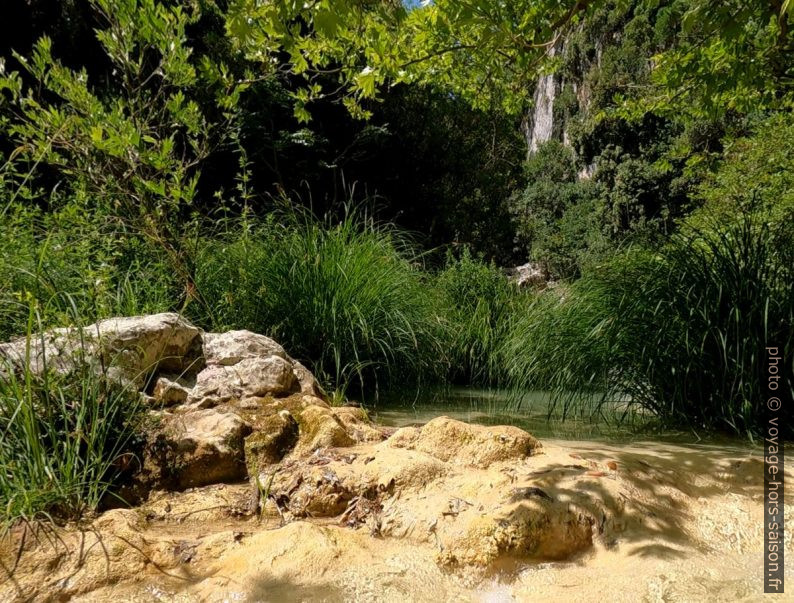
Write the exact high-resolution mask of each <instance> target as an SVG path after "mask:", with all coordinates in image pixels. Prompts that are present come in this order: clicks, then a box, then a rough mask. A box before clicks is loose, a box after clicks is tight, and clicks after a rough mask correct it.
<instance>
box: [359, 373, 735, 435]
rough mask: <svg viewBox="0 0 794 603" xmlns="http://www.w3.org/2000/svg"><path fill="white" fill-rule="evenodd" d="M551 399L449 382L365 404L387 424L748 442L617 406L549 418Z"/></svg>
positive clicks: (376, 419)
mask: <svg viewBox="0 0 794 603" xmlns="http://www.w3.org/2000/svg"><path fill="white" fill-rule="evenodd" d="M550 403H551V398H550V395H549V393H548V392H527V393H525V394H524V395H523V396H522V398H521V404H520V407H519V408H516V404H515V396H514V395H510V394H509V393H508V392H507V391H503V390H493V389H491V390H484V389H475V388H469V387H448V388H443V389H435V390H424V391H421V392H401V393H390V394H387V395H386V396H381V398H380V400H379V401H378V402H377V403H372V404H368V405H367V407H368V410H369V412H370V417H371V418H372V419H373V420H374V421H376V422H377V423H380V424H382V425H387V426H391V427H405V426H407V425H423V424H424V423H427V422H428V421H430V420H432V419H434V418H436V417H439V416H448V417H451V418H453V419H457V420H459V421H464V422H466V423H477V424H480V425H515V426H516V427H520V428H521V429H524V430H526V431H528V432H530V433H531V434H533V435H534V436H535V437H537V438H539V439H541V440H564V441H578V442H580V441H596V442H606V443H616V444H627V443H632V442H637V441H649V440H652V441H657V442H668V443H676V444H729V445H731V446H737V445H738V446H740V447H744V446H746V445H747V442H746V441H744V440H739V439H736V438H729V437H725V436H707V437H704V436H698V435H697V434H695V433H693V432H688V431H676V430H670V429H663V428H662V427H661V426H660V425H659V424H658V423H657V422H656V421H655V420H654V419H653V418H652V417H649V416H647V415H641V414H634V415H631V416H629V417H627V418H624V420H623V421H620V420H619V419H618V414H619V413H618V412H617V410H616V411H615V412H614V413H613V414H612V416H609V415H607V416H605V417H600V418H593V417H590V416H568V417H566V418H565V420H563V419H562V418H561V417H560V416H555V415H552V418H549V409H550ZM616 406H618V407H619V406H620V405H619V404H618V405H616Z"/></svg>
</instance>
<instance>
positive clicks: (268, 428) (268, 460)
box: [245, 410, 299, 475]
mask: <svg viewBox="0 0 794 603" xmlns="http://www.w3.org/2000/svg"><path fill="white" fill-rule="evenodd" d="M257 429H258V430H257V431H256V432H255V433H253V434H252V435H250V436H248V437H247V438H246V439H245V463H246V465H247V467H248V475H258V474H259V472H260V471H261V470H262V469H264V468H265V467H268V466H270V465H274V464H276V463H278V462H279V461H281V459H283V458H284V456H285V455H286V454H287V453H288V452H290V451H291V450H292V449H293V448H294V447H295V444H297V442H298V434H299V429H298V422H297V421H296V420H295V417H293V416H292V415H291V414H290V412H289V411H288V410H282V411H280V412H279V413H277V414H274V415H270V416H268V417H266V418H265V419H263V420H262V421H261V422H260V423H259V424H258V425H257Z"/></svg>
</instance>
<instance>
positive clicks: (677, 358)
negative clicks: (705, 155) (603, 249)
mask: <svg viewBox="0 0 794 603" xmlns="http://www.w3.org/2000/svg"><path fill="white" fill-rule="evenodd" d="M792 258H794V238H793V237H792V232H791V227H790V226H787V225H783V226H779V227H776V228H770V226H769V225H768V224H767V223H766V222H764V221H761V220H757V219H754V218H752V217H750V216H745V217H742V218H740V219H738V220H737V221H736V222H734V223H732V224H728V225H723V224H714V225H712V228H711V229H708V230H691V229H688V230H686V231H685V232H684V233H682V234H679V235H677V236H676V237H674V238H673V239H672V241H671V242H670V243H669V244H668V245H667V246H665V247H664V248H663V249H662V250H661V251H660V252H659V253H650V252H644V251H631V252H629V253H627V254H626V255H624V256H622V257H619V258H618V259H616V260H615V261H613V262H612V263H610V265H608V266H606V267H604V268H602V269H601V270H598V271H595V272H593V273H591V274H588V275H586V276H585V277H584V278H583V279H582V280H580V281H578V282H577V283H575V284H574V285H573V286H572V287H571V288H570V289H569V290H567V291H565V292H564V293H563V294H562V295H557V294H556V293H552V294H548V295H546V296H543V297H542V298H540V299H539V300H538V301H537V302H536V304H534V305H533V307H532V308H531V311H530V312H528V313H527V314H526V315H524V316H523V317H521V318H520V319H519V320H518V321H517V323H516V325H515V327H514V328H513V329H512V330H511V333H510V338H509V340H508V341H507V342H506V344H505V345H506V350H505V352H503V353H504V355H505V356H506V357H509V358H511V366H510V369H511V376H512V379H513V382H514V384H515V385H516V386H518V387H520V388H537V387H548V388H552V389H553V390H555V392H556V393H557V400H558V402H560V404H561V408H562V409H563V411H564V412H569V411H588V412H598V411H600V410H602V409H603V408H604V404H605V403H607V402H615V401H616V400H620V399H622V400H626V399H628V400H629V401H630V405H633V406H636V407H640V408H642V409H645V410H646V411H649V412H651V413H653V414H655V415H656V416H658V417H660V418H661V419H662V420H663V422H664V423H665V424H667V425H671V426H672V425H677V426H688V427H692V428H694V429H698V430H719V431H729V432H734V433H739V434H748V433H749V434H755V433H760V431H761V427H762V423H763V420H764V412H765V410H764V408H765V407H764V405H763V402H764V399H765V397H764V394H765V393H766V389H765V388H766V382H765V380H764V364H763V363H764V361H765V354H766V347H767V346H778V347H779V349H780V351H781V355H782V356H783V357H784V358H791V352H792V345H793V344H794V329H793V328H792V324H793V320H794V293H792V288H791V283H792V282H793V281H794V274H792V266H794V262H792ZM787 374H788V375H789V377H788V380H787V382H786V384H785V385H784V386H783V387H782V388H781V389H782V391H784V392H785V394H786V395H787V396H791V393H792V388H794V383H792V380H791V374H792V372H791V371H790V370H788V371H787ZM575 392H590V393H593V394H595V397H590V398H585V399H582V398H575V397H574V396H573V394H574V393H575ZM627 397H628V398H627ZM582 400H585V402H584V403H583V402H582ZM786 413H787V414H788V417H787V418H788V419H791V418H792V417H791V416H790V413H791V410H790V407H789V410H788V411H786ZM784 423H786V424H791V421H790V420H786V421H784ZM789 430H790V428H789ZM789 434H791V432H790V431H789Z"/></svg>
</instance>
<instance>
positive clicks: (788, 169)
mask: <svg viewBox="0 0 794 603" xmlns="http://www.w3.org/2000/svg"><path fill="white" fill-rule="evenodd" d="M698 197H699V199H700V200H701V201H702V203H703V208H702V209H701V210H699V211H698V212H696V214H695V215H693V216H692V217H691V218H690V219H689V222H694V223H698V222H700V221H701V220H702V219H706V220H709V219H714V218H715V217H719V218H720V219H723V220H730V219H731V218H732V217H733V216H735V215H736V214H737V212H749V211H752V212H753V213H757V214H759V215H763V216H765V217H766V218H767V219H769V220H770V221H772V222H774V223H781V222H785V221H786V220H791V219H792V216H793V215H794V119H792V117H791V115H790V114H776V115H772V116H771V117H769V118H767V119H765V120H763V121H762V122H761V123H759V124H757V126H756V127H755V128H754V132H753V133H752V134H751V135H749V136H745V137H741V138H738V139H736V140H733V141H732V142H730V144H729V145H728V147H727V148H726V150H725V154H724V156H723V158H722V160H721V162H720V165H719V166H718V168H717V169H716V170H715V171H713V172H712V173H710V174H709V175H708V176H707V177H706V179H705V180H704V182H703V183H702V185H701V186H700V189H699V191H698Z"/></svg>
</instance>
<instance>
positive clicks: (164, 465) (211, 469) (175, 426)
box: [145, 408, 251, 489]
mask: <svg viewBox="0 0 794 603" xmlns="http://www.w3.org/2000/svg"><path fill="white" fill-rule="evenodd" d="M250 433H251V426H250V425H249V424H248V423H246V422H245V421H244V420H243V419H242V418H240V416H239V415H237V414H235V413H232V412H222V411H219V410H218V409H215V408H210V409H202V410H191V411H188V412H186V413H184V414H177V415H171V416H167V417H165V418H164V420H163V425H162V427H161V428H160V429H159V430H158V431H157V433H156V436H155V437H154V438H153V439H152V440H151V443H150V445H149V447H148V451H149V454H148V456H147V458H146V464H145V469H149V470H151V469H153V468H156V475H157V478H158V481H159V483H160V485H168V486H171V487H175V488H178V489H184V488H192V487H196V486H204V485H207V484H215V483H219V482H233V481H237V480H241V479H245V476H246V469H245V459H244V456H243V443H244V438H245V436H247V435H249V434H250Z"/></svg>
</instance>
